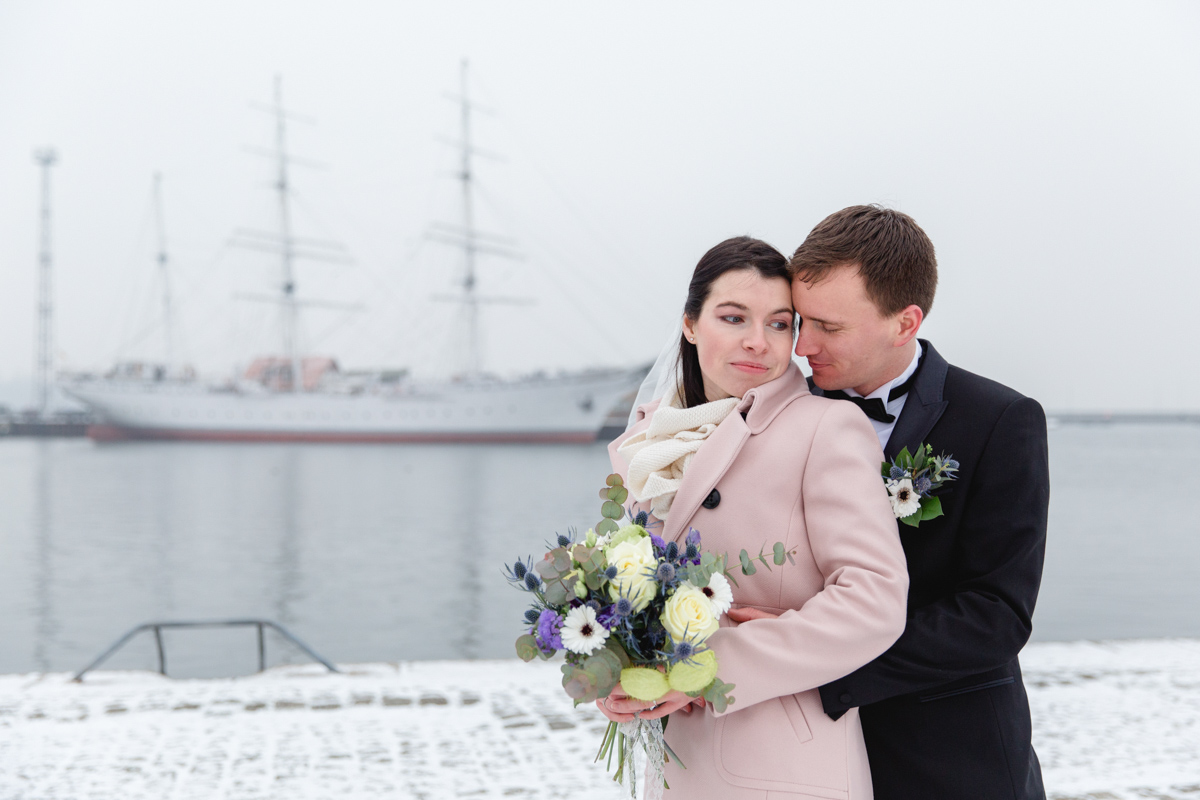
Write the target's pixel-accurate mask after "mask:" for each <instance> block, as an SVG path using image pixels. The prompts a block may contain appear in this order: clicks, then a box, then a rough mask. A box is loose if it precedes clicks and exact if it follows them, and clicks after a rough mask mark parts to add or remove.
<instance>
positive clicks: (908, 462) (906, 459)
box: [896, 447, 913, 469]
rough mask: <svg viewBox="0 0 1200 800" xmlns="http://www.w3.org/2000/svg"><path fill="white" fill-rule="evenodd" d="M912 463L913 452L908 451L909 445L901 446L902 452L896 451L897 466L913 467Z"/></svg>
mask: <svg viewBox="0 0 1200 800" xmlns="http://www.w3.org/2000/svg"><path fill="white" fill-rule="evenodd" d="M912 463H913V457H912V453H910V452H908V448H907V447H903V448H901V449H900V452H899V453H896V466H898V467H900V468H901V469H912Z"/></svg>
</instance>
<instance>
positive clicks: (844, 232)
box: [788, 205, 937, 316]
mask: <svg viewBox="0 0 1200 800" xmlns="http://www.w3.org/2000/svg"><path fill="white" fill-rule="evenodd" d="M844 266H850V267H857V268H858V273H859V274H860V275H862V277H863V282H864V283H865V284H866V289H867V296H868V297H870V298H871V300H872V301H873V302H874V303H875V305H876V307H877V308H879V310H880V312H881V313H883V314H884V315H885V316H890V315H892V314H895V313H896V312H898V311H900V310H901V309H904V308H907V307H908V306H910V305H916V306H919V307H920V309H921V311H922V312H923V313H925V314H926V315H928V314H929V310H930V309H931V308H933V295H934V293H935V292H936V291H937V256H936V255H935V254H934V250H933V242H931V241H929V237H928V236H926V235H925V231H923V230H921V226H920V225H918V224H917V223H916V221H915V220H914V219H913V218H912V217H910V216H908V215H907V214H902V213H901V212H899V211H893V210H892V209H890V208H883V207H882V206H878V205H869V206H850V207H849V208H843V209H842V210H841V211H838V212H837V213H835V214H830V215H829V216H828V217H826V218H825V219H823V220H821V222H820V223H819V224H818V225H817V227H815V228H813V229H812V232H811V233H809V234H808V238H806V239H805V240H804V243H803V244H801V245H800V246H799V247H798V248H796V252H795V253H794V254H793V255H792V258H791V261H790V262H789V263H788V271H789V272H790V273H791V275H792V279H793V280H798V281H802V282H804V283H817V282H819V281H820V280H821V279H823V278H825V277H827V276H828V275H829V273H830V272H831V271H832V270H834V269H837V268H839V267H844Z"/></svg>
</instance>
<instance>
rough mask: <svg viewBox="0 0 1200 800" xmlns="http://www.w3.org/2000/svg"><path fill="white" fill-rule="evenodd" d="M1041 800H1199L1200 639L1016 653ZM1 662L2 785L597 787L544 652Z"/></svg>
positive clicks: (120, 788)
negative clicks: (338, 660) (138, 664)
mask: <svg viewBox="0 0 1200 800" xmlns="http://www.w3.org/2000/svg"><path fill="white" fill-rule="evenodd" d="M1022 663H1023V664H1024V665H1025V673H1026V683H1027V685H1028V687H1029V692H1030V699H1031V702H1032V704H1033V710H1034V729H1035V732H1036V734H1035V736H1036V744H1037V748H1038V753H1039V755H1040V757H1041V759H1042V764H1043V767H1044V769H1045V775H1046V783H1047V789H1048V790H1050V792H1051V796H1052V797H1053V798H1055V799H1056V800H1085V799H1086V800H1133V798H1147V797H1153V798H1173V799H1175V800H1200V642H1197V641H1163V642H1134V643H1118V644H1113V643H1110V644H1087V643H1072V644H1063V645H1057V644H1047V645H1033V646H1031V647H1029V648H1027V650H1026V652H1025V654H1023V655H1022ZM345 669H346V672H345V673H344V674H341V675H329V674H326V673H324V671H323V670H321V669H319V668H317V667H314V666H305V667H286V668H279V669H275V670H270V671H268V672H267V673H264V674H262V675H257V676H251V677H245V678H236V679H222V680H180V681H174V680H168V679H165V678H161V677H159V676H156V675H149V674H146V673H119V672H108V673H95V674H92V675H89V676H88V677H87V679H86V681H85V683H84V684H82V685H78V684H72V683H69V682H68V681H67V678H68V677H69V676H66V675H61V674H50V675H10V676H0V798H3V800H10V799H11V800H43V798H46V799H49V798H71V799H72V800H74V799H75V798H79V799H80V800H82V799H84V798H105V799H106V800H108V799H110V798H122V799H124V798H128V799H129V800H141V799H142V798H145V799H146V800H149V799H150V798H154V799H155V800H159V799H160V798H163V799H169V800H186V799H188V798H206V799H207V798H228V799H229V800H266V799H267V798H279V799H280V800H283V799H284V798H287V799H288V800H296V799H300V800H305V799H307V798H457V797H472V798H491V797H535V796H536V797H547V798H558V797H562V798H566V797H571V798H581V800H590V799H591V798H597V799H598V800H599V799H600V798H605V799H607V800H615V798H617V797H619V796H620V793H619V791H618V790H617V787H616V786H615V785H614V784H613V783H612V782H611V781H610V780H609V779H608V776H607V775H606V774H605V771H604V769H603V768H602V766H600V765H595V764H593V763H592V758H593V756H594V754H595V749H596V747H597V745H598V743H599V740H600V735H601V732H602V731H603V728H604V724H605V722H604V719H603V717H601V716H600V715H599V714H598V713H597V712H596V711H595V710H594V708H592V707H586V706H585V707H581V708H579V709H574V708H572V706H571V702H570V700H569V699H568V698H566V696H565V695H564V694H563V693H562V691H561V689H560V688H559V685H558V680H559V677H560V673H559V672H558V669H557V666H556V665H555V664H553V663H551V664H529V665H526V664H521V663H519V662H515V661H478V662H421V663H408V664H400V665H386V664H370V665H357V666H351V667H346V668H345Z"/></svg>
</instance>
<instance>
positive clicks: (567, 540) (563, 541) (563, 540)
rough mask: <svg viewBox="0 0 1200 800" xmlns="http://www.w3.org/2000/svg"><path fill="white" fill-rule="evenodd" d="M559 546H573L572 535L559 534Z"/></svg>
mask: <svg viewBox="0 0 1200 800" xmlns="http://www.w3.org/2000/svg"><path fill="white" fill-rule="evenodd" d="M558 546H559V547H570V546H571V537H570V536H564V535H562V534H561V533H560V534H558Z"/></svg>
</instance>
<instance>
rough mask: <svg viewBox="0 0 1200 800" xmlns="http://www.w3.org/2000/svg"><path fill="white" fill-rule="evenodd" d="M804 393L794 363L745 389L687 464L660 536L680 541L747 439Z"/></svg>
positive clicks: (805, 387) (763, 427) (802, 382)
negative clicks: (740, 397)
mask: <svg viewBox="0 0 1200 800" xmlns="http://www.w3.org/2000/svg"><path fill="white" fill-rule="evenodd" d="M807 394H809V391H808V385H807V384H806V383H805V382H804V375H803V374H802V373H801V372H800V368H799V367H798V366H797V365H796V364H795V362H792V363H791V364H789V366H788V368H787V370H786V371H785V372H784V373H783V375H780V376H779V377H778V378H776V379H775V380H773V381H770V382H769V383H764V384H763V385H762V386H758V387H755V388H754V389H751V390H750V391H748V392H746V394H745V395H744V396H743V397H742V402H741V403H739V404H738V406H737V408H736V409H735V410H734V412H733V413H731V414H730V415H729V416H728V417H726V418H725V420H724V421H723V422H722V423H721V424H720V425H718V426H717V429H716V430H715V431H713V432H712V434H710V435H709V437H708V439H707V440H705V442H704V444H703V445H702V446H701V447H700V449H699V450H697V451H696V455H695V457H693V458H692V461H691V463H690V464H688V468H687V474H685V475H684V476H683V483H682V484H681V485H680V487H679V491H678V492H676V493H675V500H674V501H673V502H672V503H671V513H670V514H669V515H668V516H667V521H666V522H665V523H663V532H662V537H663V539H665V540H666V541H671V540H679V539H680V538H681V536H682V535H683V534H684V533H686V532H687V527H688V523H690V522H691V521H692V517H693V516H695V514H696V509H698V508H699V507H700V504H701V503H702V502H704V498H706V497H708V493H709V492H710V491H712V489H713V487H714V486H716V484H717V482H718V481H719V480H721V477H722V476H723V475H724V474H725V472H726V471H727V470H728V469H729V465H730V464H731V463H733V460H734V458H736V457H737V454H738V453H739V452H740V451H741V449H742V446H743V445H744V444H745V443H746V440H747V439H749V438H750V437H751V436H753V435H755V434H758V433H761V432H762V431H763V430H765V429H766V428H767V426H768V425H770V424H771V421H772V420H774V419H775V417H776V416H778V414H779V412H780V411H782V410H783V409H784V408H786V407H787V406H788V404H789V403H791V402H792V401H793V400H795V399H797V398H799V397H804V396H805V395H807ZM651 413H652V410H651Z"/></svg>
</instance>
